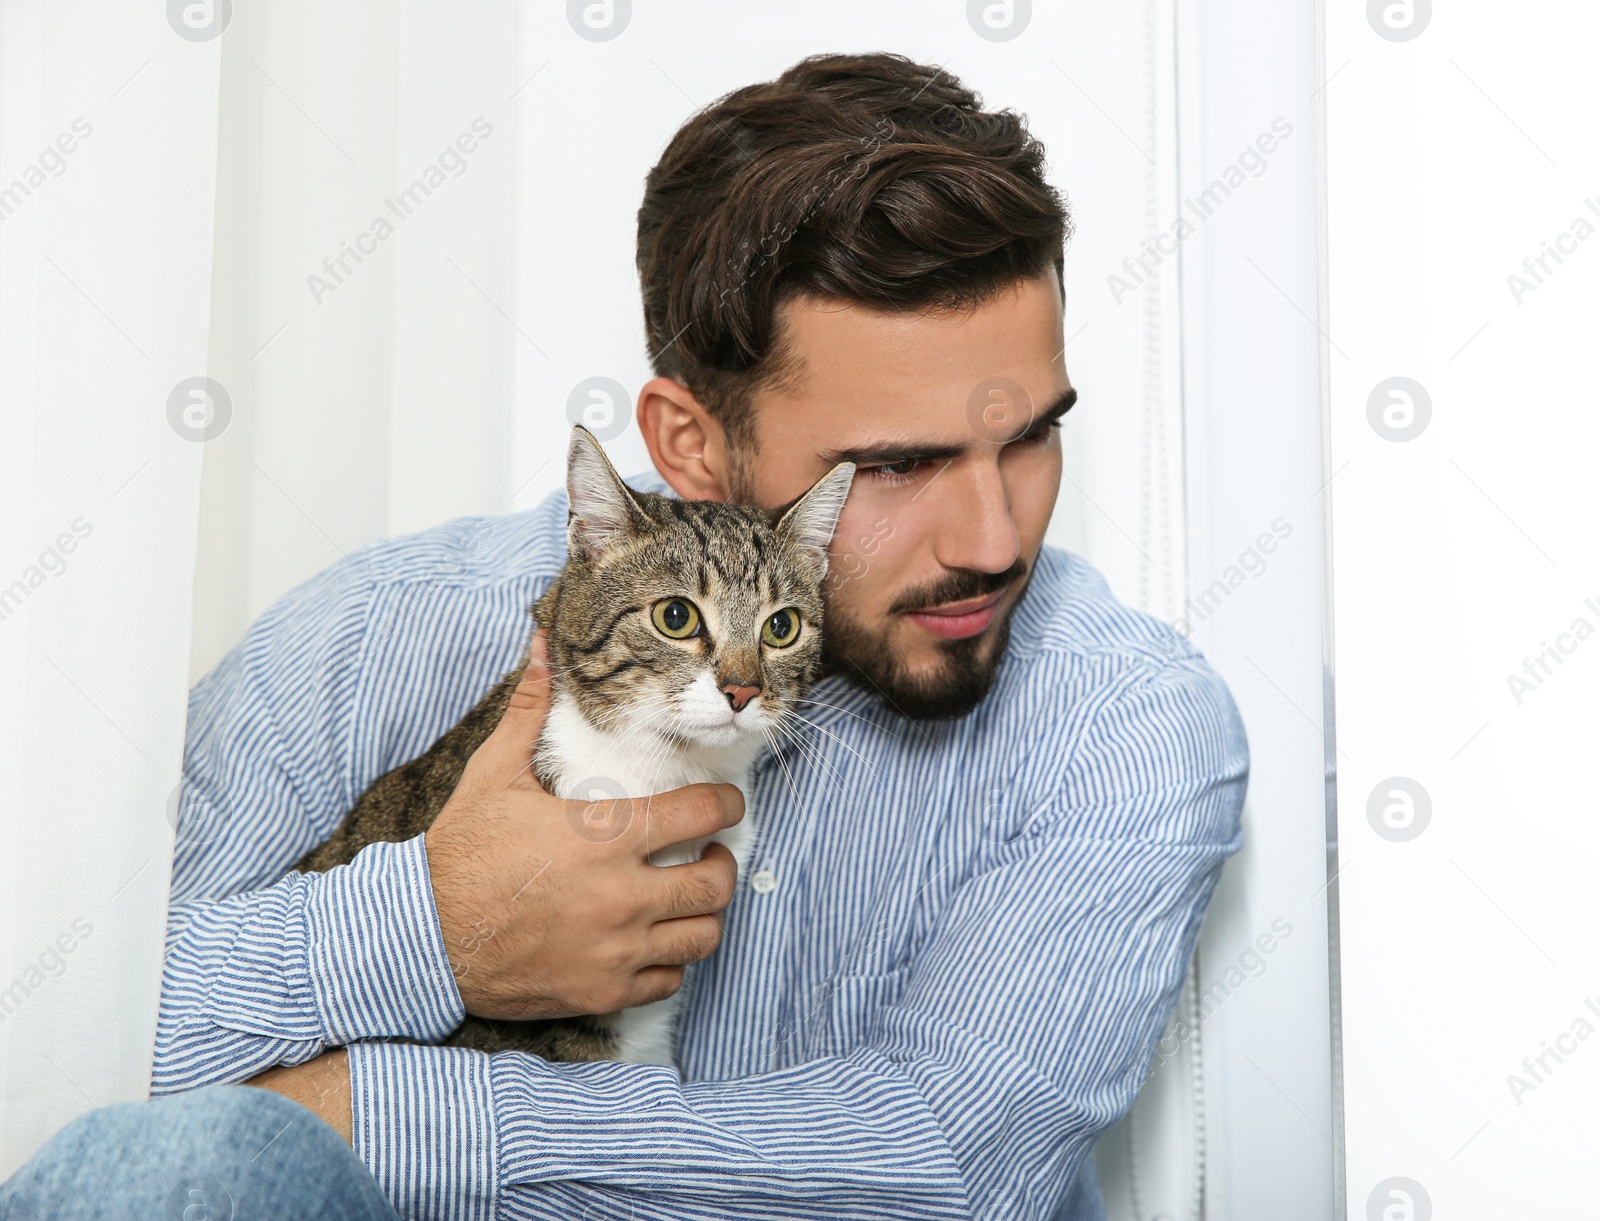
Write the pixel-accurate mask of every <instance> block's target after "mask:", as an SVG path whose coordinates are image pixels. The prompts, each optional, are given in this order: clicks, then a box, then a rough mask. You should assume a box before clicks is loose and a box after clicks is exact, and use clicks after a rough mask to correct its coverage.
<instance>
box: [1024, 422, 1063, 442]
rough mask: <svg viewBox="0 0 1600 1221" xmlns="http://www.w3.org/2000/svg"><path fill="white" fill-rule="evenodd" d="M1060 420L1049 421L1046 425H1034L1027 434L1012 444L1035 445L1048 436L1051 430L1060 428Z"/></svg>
mask: <svg viewBox="0 0 1600 1221" xmlns="http://www.w3.org/2000/svg"><path fill="white" fill-rule="evenodd" d="M1060 427H1061V421H1060V420H1051V421H1050V422H1049V423H1048V424H1035V425H1034V426H1033V427H1032V428H1030V429H1028V431H1027V432H1025V433H1023V434H1022V435H1021V436H1020V437H1018V438H1017V439H1016V441H1015V442H1013V444H1018V443H1020V444H1022V445H1035V444H1037V443H1038V442H1040V441H1043V440H1044V439H1045V438H1047V437H1048V436H1049V435H1050V432H1051V430H1052V429H1056V428H1060Z"/></svg>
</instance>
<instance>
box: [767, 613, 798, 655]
mask: <svg viewBox="0 0 1600 1221" xmlns="http://www.w3.org/2000/svg"><path fill="white" fill-rule="evenodd" d="M799 636H800V612H799V611H798V610H796V609H795V608H794V607H792V606H791V607H788V608H787V609H785V610H781V611H778V612H776V613H775V614H771V615H768V616H767V621H766V622H765V623H763V624H762V625H761V642H762V643H763V644H770V645H771V646H772V647H773V648H775V649H786V648H788V647H789V646H790V645H791V644H793V643H794V642H795V641H796V640H797V639H799Z"/></svg>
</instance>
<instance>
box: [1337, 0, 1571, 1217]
mask: <svg viewBox="0 0 1600 1221" xmlns="http://www.w3.org/2000/svg"><path fill="white" fill-rule="evenodd" d="M1369 7H1374V6H1362V5H1357V4H1348V5H1340V6H1331V5H1330V6H1328V11H1327V13H1326V14H1325V22H1326V38H1327V53H1326V62H1327V64H1328V65H1329V66H1330V68H1331V69H1338V70H1339V74H1338V75H1337V76H1336V77H1335V78H1334V79H1333V82H1332V83H1331V84H1330V85H1329V86H1328V89H1327V92H1326V96H1327V123H1328V164H1327V185H1328V199H1327V207H1328V215H1327V243H1328V252H1327V285H1328V299H1327V311H1326V315H1325V320H1324V322H1325V330H1326V332H1327V350H1328V356H1327V363H1328V373H1329V392H1330V399H1329V401H1330V406H1331V440H1332V448H1331V453H1330V474H1331V475H1332V482H1331V483H1330V485H1329V495H1330V504H1331V519H1332V531H1331V536H1330V537H1331V543H1332V555H1333V625H1334V646H1335V647H1334V669H1335V674H1336V684H1337V692H1338V743H1339V756H1338V762H1339V865H1340V874H1339V891H1340V923H1341V934H1340V936H1341V943H1342V950H1343V953H1342V976H1343V1023H1344V1053H1345V1054H1344V1069H1345V1106H1346V1112H1345V1133H1346V1142H1347V1143H1346V1150H1347V1152H1348V1154H1349V1192H1348V1195H1349V1215H1350V1216H1351V1217H1361V1218H1366V1217H1368V1216H1377V1215H1379V1214H1378V1213H1377V1212H1374V1211H1371V1210H1372V1209H1374V1208H1375V1207H1379V1208H1381V1206H1382V1204H1383V1202H1384V1201H1388V1202H1389V1203H1391V1204H1394V1205H1396V1206H1397V1207H1398V1206H1400V1204H1401V1199H1400V1197H1397V1196H1391V1195H1389V1194H1388V1193H1389V1192H1390V1191H1391V1190H1400V1191H1405V1192H1407V1193H1409V1194H1410V1196H1411V1198H1412V1199H1413V1201H1414V1202H1415V1205H1416V1206H1415V1209H1414V1212H1411V1213H1407V1214H1406V1215H1408V1216H1415V1217H1417V1218H1419V1219H1420V1218H1423V1217H1425V1216H1428V1215H1429V1210H1428V1209H1425V1208H1424V1207H1422V1206H1421V1200H1422V1198H1423V1195H1424V1194H1425V1195H1426V1197H1427V1199H1428V1200H1429V1201H1430V1202H1431V1215H1433V1216H1436V1217H1459V1218H1465V1219H1475V1218H1485V1219H1487V1218H1503V1217H1512V1216H1518V1217H1521V1216H1582V1215H1588V1214H1590V1213H1592V1212H1593V1211H1594V1206H1593V1199H1594V1166H1595V1156H1594V1150H1595V1148H1596V1147H1597V1145H1600V1112H1597V1110H1596V1107H1595V1105H1594V1099H1595V1097H1596V1094H1597V1092H1600V1039H1596V1038H1595V1037H1593V1035H1592V1034H1591V1035H1590V1037H1588V1038H1587V1039H1586V1040H1583V1041H1580V1040H1579V1039H1578V1038H1577V1037H1576V1035H1575V1034H1574V1025H1575V1024H1578V1028H1579V1030H1580V1031H1582V1030H1585V1029H1587V1030H1589V1031H1593V1030H1600V1014H1596V1013H1595V1012H1594V1010H1593V1009H1591V1008H1590V1007H1589V1002H1590V1001H1591V1000H1594V1001H1595V1003H1596V1004H1600V1000H1595V998H1596V996H1597V993H1600V947H1597V942H1596V939H1595V937H1594V935H1593V929H1592V927H1591V922H1590V920H1589V914H1590V910H1591V908H1590V896H1591V895H1592V894H1593V891H1594V874H1595V862H1596V857H1597V851H1600V824H1597V822H1596V820H1595V818H1594V817H1593V808H1594V796H1593V792H1594V779H1593V770H1594V769H1593V766H1592V763H1593V758H1594V742H1595V740H1596V738H1597V736H1600V701H1597V700H1596V698H1595V691H1596V680H1597V677H1600V639H1597V636H1596V629H1597V628H1600V607H1597V606H1596V605H1595V604H1594V603H1591V602H1590V601H1589V599H1592V598H1596V597H1597V596H1600V546H1597V543H1596V536H1595V528H1594V523H1595V520H1596V518H1595V512H1594V505H1593V488H1594V473H1593V466H1594V460H1595V455H1596V453H1597V452H1600V417H1597V414H1596V412H1595V410H1594V401H1595V392H1594V376H1593V356H1592V354H1593V351H1594V336H1595V329H1596V322H1597V321H1600V305H1597V303H1600V237H1596V236H1594V235H1595V234H1596V233H1597V232H1600V214H1597V213H1596V211H1595V210H1594V209H1595V208H1600V199H1597V198H1596V196H1597V194H1600V144H1597V142H1596V140H1595V135H1594V128H1593V115H1594V66H1593V63H1592V60H1593V48H1594V46H1595V45H1596V42H1597V39H1600V11H1597V10H1596V9H1595V8H1594V7H1593V6H1592V5H1579V4H1558V3H1539V4H1531V5H1522V6H1518V7H1516V8H1515V9H1508V8H1506V7H1505V6H1503V5H1494V4H1489V3H1486V2H1484V0H1467V2H1464V3H1459V4H1450V5H1446V4H1434V5H1432V6H1431V9H1432V11H1431V20H1429V21H1427V23H1426V25H1425V28H1422V29H1421V30H1420V33H1419V34H1418V36H1416V37H1414V38H1412V39H1411V40H1409V41H1392V40H1390V39H1387V38H1385V37H1381V36H1380V35H1379V34H1378V33H1377V32H1375V29H1374V27H1373V26H1372V25H1371V24H1369V21H1368V15H1367V9H1368V8H1369ZM1375 7H1378V8H1379V9H1380V10H1381V9H1382V8H1383V7H1386V6H1375ZM1398 7H1400V8H1402V9H1403V8H1404V7H1405V6H1398ZM1414 11H1415V12H1416V14H1417V15H1418V16H1419V18H1420V16H1421V15H1422V14H1424V13H1426V12H1427V11H1428V6H1426V5H1423V4H1421V3H1418V4H1417V5H1416V7H1415V10H1414ZM1402 15H1403V13H1397V16H1402ZM1591 200H1594V201H1595V202H1594V204H1593V206H1591V204H1590V203H1589V202H1587V201H1591ZM1575 222H1581V223H1577V224H1576V228H1577V229H1578V231H1579V233H1580V234H1584V235H1586V236H1582V237H1574V236H1572V233H1573V229H1574V227H1575ZM1563 235H1565V236H1563ZM1558 241H1559V242H1560V244H1561V245H1564V246H1566V247H1567V249H1568V251H1570V253H1564V254H1562V256H1561V257H1562V260H1563V261H1561V262H1560V263H1557V262H1556V261H1555V260H1554V259H1553V258H1547V263H1546V266H1547V268H1548V270H1547V271H1546V270H1540V271H1539V272H1538V277H1537V278H1538V280H1542V281H1543V282H1542V283H1538V282H1536V281H1535V278H1534V276H1533V275H1531V274H1530V273H1529V272H1528V271H1527V270H1526V269H1525V268H1524V265H1523V260H1524V259H1525V258H1530V257H1538V256H1540V255H1541V254H1543V252H1544V250H1545V243H1547V242H1548V243H1550V244H1551V245H1552V246H1555V245H1556V244H1557V243H1558ZM1513 275H1516V276H1521V277H1524V278H1526V279H1527V281H1528V283H1529V284H1531V285H1532V288H1531V291H1529V290H1523V289H1520V288H1516V287H1515V286H1513V285H1512V284H1510V283H1508V277H1510V276H1513ZM1519 296H1520V299H1519ZM1396 377H1404V378H1409V379H1411V380H1412V381H1414V382H1416V383H1418V384H1419V385H1420V386H1422V387H1424V388H1425V390H1426V394H1427V397H1428V400H1429V402H1430V403H1431V415H1430V416H1429V417H1428V418H1427V421H1426V424H1425V426H1421V423H1420V421H1421V417H1416V419H1417V420H1418V428H1417V429H1416V430H1415V435H1414V436H1412V437H1411V439H1409V440H1407V439H1402V437H1403V436H1404V435H1405V434H1406V432H1407V430H1406V429H1403V428H1394V427H1389V426H1386V425H1384V424H1383V422H1382V418H1381V411H1380V419H1379V423H1378V424H1377V425H1375V424H1374V423H1373V422H1372V418H1371V414H1370V413H1371V412H1372V407H1371V406H1370V403H1371V400H1372V397H1373V392H1374V390H1375V389H1376V388H1378V387H1379V386H1381V385H1382V384H1383V383H1384V382H1386V381H1387V380H1388V379H1391V378H1396ZM1386 401H1387V399H1386V396H1384V395H1380V396H1379V402H1378V407H1379V408H1380V409H1381V408H1382V407H1383V405H1384V403H1385V402H1386ZM1399 410H1400V409H1399V408H1397V415H1396V417H1395V418H1396V421H1398V422H1400V423H1403V420H1401V419H1400V415H1399V414H1398V411H1399ZM1580 621H1582V623H1584V624H1585V625H1586V626H1584V627H1578V628H1575V627H1574V625H1576V624H1579V623H1580ZM1563 633H1569V634H1567V635H1563ZM1580 635H1581V637H1582V638H1581V639H1580V638H1579V637H1580ZM1547 642H1548V645H1549V646H1550V647H1553V648H1558V649H1561V650H1568V651H1570V655H1566V654H1565V653H1558V654H1557V655H1556V660H1557V661H1559V662H1560V664H1559V665H1558V664H1556V663H1555V662H1553V661H1547V662H1546V665H1547V666H1548V668H1549V671H1550V672H1549V673H1548V674H1545V673H1542V672H1541V671H1540V668H1539V665H1538V663H1537V662H1536V661H1533V660H1532V659H1535V658H1537V657H1538V655H1539V654H1540V653H1541V652H1542V651H1543V650H1544V649H1545V648H1546V647H1547ZM1525 659H1528V660H1529V661H1530V664H1531V665H1532V668H1533V670H1534V672H1535V673H1534V676H1533V677H1529V675H1528V674H1527V673H1526V672H1525V671H1524V662H1525ZM1519 677H1520V678H1521V679H1522V680H1523V681H1525V682H1526V683H1527V684H1528V686H1527V687H1526V688H1516V689H1513V688H1514V687H1515V684H1513V683H1511V682H1509V681H1508V680H1510V679H1516V678H1519ZM1396 777H1399V778H1402V779H1394V778H1396ZM1406 789H1413V791H1414V792H1415V793H1416V794H1417V796H1415V797H1413V798H1411V799H1410V800H1411V801H1412V803H1413V804H1412V813H1411V814H1410V815H1409V823H1408V814H1407V812H1406V810H1405V809H1404V808H1402V807H1403V806H1404V805H1405V803H1406V801H1407V800H1408V799H1407V798H1405V797H1403V796H1402V797H1391V796H1389V794H1390V793H1391V792H1393V791H1396V790H1406ZM1422 793H1425V794H1426V802H1425V803H1424V802H1423V801H1422V798H1421V797H1420V794H1422ZM1388 807H1395V808H1394V809H1393V811H1392V813H1390V814H1389V816H1388V821H1387V822H1386V821H1385V817H1384V811H1385V809H1386V808H1388ZM1424 807H1426V808H1428V809H1429V810H1430V811H1431V812H1430V814H1429V816H1428V817H1427V819H1426V821H1424V820H1423V817H1422V813H1421V811H1422V810H1423V809H1424ZM1369 811H1372V812H1373V814H1372V815H1371V816H1369ZM1374 818H1375V820H1376V821H1375V822H1374ZM1408 833H1409V838H1407V837H1406V836H1407V835H1408ZM1583 1023H1587V1028H1585V1027H1584V1026H1583V1025H1582V1024H1583ZM1558 1039H1562V1041H1563V1043H1564V1045H1565V1046H1566V1047H1567V1048H1568V1049H1569V1050H1571V1051H1572V1054H1571V1055H1566V1056H1564V1057H1563V1062H1560V1063H1558V1062H1557V1061H1556V1060H1555V1058H1554V1057H1549V1056H1548V1053H1546V1055H1547V1059H1546V1061H1545V1066H1544V1068H1537V1067H1536V1068H1535V1072H1536V1073H1537V1079H1535V1077H1534V1076H1533V1075H1532V1074H1530V1073H1528V1071H1527V1070H1526V1069H1525V1068H1524V1065H1523V1061H1524V1059H1525V1058H1532V1057H1537V1056H1539V1055H1540V1054H1541V1053H1542V1052H1546V1048H1547V1046H1557V1047H1560V1046H1562V1045H1563V1043H1558V1042H1557V1040H1558ZM1513 1077H1517V1078H1521V1079H1522V1080H1523V1081H1524V1082H1525V1083H1526V1088H1518V1089H1514V1088H1513V1084H1512V1079H1513ZM1396 1178H1404V1179H1407V1180H1410V1181H1411V1183H1412V1184H1413V1186H1410V1187H1407V1186H1405V1185H1403V1184H1402V1185H1395V1184H1393V1183H1392V1180H1394V1179H1396ZM1419 1188H1420V1190H1419Z"/></svg>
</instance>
